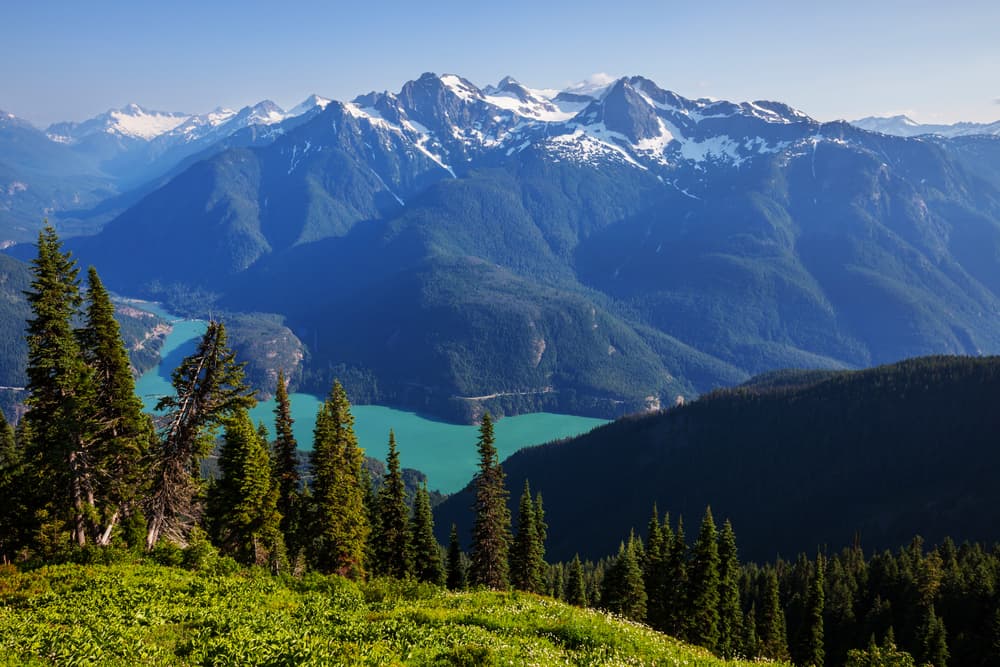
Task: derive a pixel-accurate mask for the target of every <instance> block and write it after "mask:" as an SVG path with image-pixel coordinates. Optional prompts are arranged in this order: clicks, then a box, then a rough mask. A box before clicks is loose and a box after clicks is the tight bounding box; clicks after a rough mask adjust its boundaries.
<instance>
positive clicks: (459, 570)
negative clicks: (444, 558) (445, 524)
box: [446, 524, 466, 591]
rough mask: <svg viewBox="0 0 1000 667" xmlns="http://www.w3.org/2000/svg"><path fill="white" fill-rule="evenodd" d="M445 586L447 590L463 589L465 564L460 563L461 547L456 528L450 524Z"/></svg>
mask: <svg viewBox="0 0 1000 667" xmlns="http://www.w3.org/2000/svg"><path fill="white" fill-rule="evenodd" d="M447 573H448V579H447V582H446V583H447V585H448V588H449V590H453V591H460V590H463V589H464V588H465V584H466V582H465V564H464V563H463V562H462V547H461V545H460V544H459V543H458V526H456V525H455V524H451V536H450V537H449V539H448V562H447Z"/></svg>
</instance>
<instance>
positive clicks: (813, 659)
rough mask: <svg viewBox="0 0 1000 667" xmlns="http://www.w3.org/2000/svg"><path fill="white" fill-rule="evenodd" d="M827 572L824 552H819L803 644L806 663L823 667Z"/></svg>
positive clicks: (810, 591)
mask: <svg viewBox="0 0 1000 667" xmlns="http://www.w3.org/2000/svg"><path fill="white" fill-rule="evenodd" d="M825 573H826V562H825V561H824V559H823V555H822V554H817V555H816V566H815V573H814V574H813V577H812V580H811V581H810V584H809V596H808V599H807V602H806V606H807V616H806V629H805V633H804V635H803V636H804V639H805V645H804V646H803V655H804V656H805V660H806V662H805V664H806V665H811V666H812V667H823V661H824V659H825V658H826V652H825V647H824V644H823V612H824V607H825V602H826V593H825V587H826V585H825V581H824V580H825Z"/></svg>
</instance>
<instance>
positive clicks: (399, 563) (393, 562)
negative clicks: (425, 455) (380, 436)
mask: <svg viewBox="0 0 1000 667" xmlns="http://www.w3.org/2000/svg"><path fill="white" fill-rule="evenodd" d="M385 464H386V474H385V479H384V480H383V481H382V487H381V488H380V489H379V491H378V495H377V496H376V497H375V514H376V516H377V521H376V522H373V525H372V528H373V533H372V535H373V540H372V542H373V550H374V555H375V563H374V570H375V573H376V574H381V575H385V576H389V577H395V578H397V579H403V578H405V577H406V576H408V575H410V574H412V573H413V562H412V560H411V554H410V543H411V542H410V521H409V515H410V509H409V508H408V507H407V506H406V487H405V485H404V484H403V473H402V471H401V470H400V467H399V451H398V450H397V449H396V436H395V434H393V432H392V431H391V430H390V431H389V453H388V455H387V456H386V460H385ZM414 538H416V535H414ZM436 544H437V543H436V542H435V545H436Z"/></svg>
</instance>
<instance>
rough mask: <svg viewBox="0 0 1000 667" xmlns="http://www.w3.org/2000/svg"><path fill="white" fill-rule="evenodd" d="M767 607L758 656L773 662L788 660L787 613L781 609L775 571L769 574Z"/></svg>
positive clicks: (760, 634)
mask: <svg viewBox="0 0 1000 667" xmlns="http://www.w3.org/2000/svg"><path fill="white" fill-rule="evenodd" d="M766 577H767V581H766V585H767V589H766V595H767V597H766V599H765V601H764V602H765V606H764V610H763V614H762V618H761V624H760V629H759V631H758V633H757V636H758V638H759V649H758V655H759V656H760V657H762V658H769V659H771V660H786V661H787V660H788V659H789V655H788V635H787V631H786V629H785V612H784V610H783V609H782V608H781V596H780V594H779V591H778V576H777V574H775V572H774V570H769V571H768V572H767V575H766Z"/></svg>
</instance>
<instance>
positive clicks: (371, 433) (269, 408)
mask: <svg viewBox="0 0 1000 667" xmlns="http://www.w3.org/2000/svg"><path fill="white" fill-rule="evenodd" d="M132 305H134V306H135V307H136V308H141V309H143V310H148V311H149V312H153V313H155V314H157V315H159V316H160V317H162V318H164V319H165V320H167V321H168V322H170V324H171V326H172V331H171V332H170V333H169V334H168V335H167V338H166V341H165V342H164V345H163V349H162V351H161V358H160V364H159V365H158V366H157V367H156V368H153V369H150V370H149V371H147V372H146V373H144V374H143V375H142V377H140V378H139V380H138V381H137V382H136V391H137V393H138V394H139V396H140V397H141V398H142V400H143V403H144V405H145V406H146V409H147V410H152V409H153V406H155V405H156V401H157V400H159V398H160V397H161V396H164V395H166V394H168V393H172V391H173V388H172V387H171V384H170V374H171V373H172V372H173V369H175V368H176V367H177V366H178V365H179V364H180V362H181V360H182V359H184V357H186V356H188V355H190V354H191V353H192V352H194V350H195V348H196V347H197V345H198V341H199V339H200V338H201V336H202V335H203V334H204V333H205V326H206V325H205V322H204V321H202V320H185V319H182V318H179V317H177V316H175V315H173V314H171V313H168V312H167V311H165V310H163V309H162V308H160V307H158V306H157V305H156V304H151V303H141V302H140V303H134V304H132ZM289 398H290V400H291V405H292V418H293V419H294V420H295V425H294V428H293V431H294V433H295V438H296V440H297V441H298V444H299V449H300V450H309V449H312V434H313V425H314V424H315V421H316V412H317V411H318V410H319V406H320V402H321V400H322V399H321V398H319V397H317V396H313V395H312V394H301V393H296V394H292V395H291V396H290V397H289ZM351 413H352V414H353V415H354V431H355V433H356V434H357V437H358V444H360V445H361V447H362V448H363V449H364V450H365V454H366V455H368V456H371V457H373V458H376V459H380V460H383V461H384V460H385V457H386V453H387V451H388V443H389V429H392V430H393V431H394V432H395V434H396V442H397V444H398V445H399V458H400V462H401V464H402V466H403V467H404V468H415V469H417V470H420V471H421V472H423V473H424V474H426V475H427V485H428V486H429V487H430V488H431V489H432V490H433V489H437V490H439V491H441V492H442V493H453V492H455V491H459V490H460V489H462V487H464V486H465V485H466V484H468V483H469V480H471V479H472V476H473V474H474V473H475V471H476V466H477V464H478V462H479V461H478V456H477V452H476V440H477V438H478V436H479V427H478V426H475V425H468V424H449V423H447V422H439V421H435V420H433V419H428V418H426V417H423V416H421V415H418V414H416V413H414V412H408V411H406V410H397V409H395V408H389V407H385V406H382V405H355V406H352V407H351ZM250 416H251V417H252V418H253V420H254V422H255V423H256V422H263V423H264V425H265V426H267V429H268V431H269V432H270V433H271V435H272V437H273V434H274V401H273V400H270V401H264V402H262V403H258V404H257V406H256V407H255V408H253V409H252V410H251V411H250ZM605 423H607V422H606V420H603V419H594V418H591V417H576V416H574V415H561V414H553V413H548V412H534V413H530V414H524V415H517V416H514V417H504V418H503V419H500V420H498V421H497V422H496V424H495V427H494V435H495V437H496V446H497V450H498V452H499V455H500V460H501V461H502V460H503V459H505V458H507V457H508V456H510V455H511V454H513V453H514V452H516V451H518V450H519V449H522V448H523V447H528V446H531V445H538V444H542V443H545V442H550V441H552V440H559V439H561V438H569V437H572V436H575V435H579V434H581V433H586V432H587V431H590V430H591V429H593V428H595V427H597V426H600V425H601V424H605ZM514 491H515V492H516V491H517V489H514Z"/></svg>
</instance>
